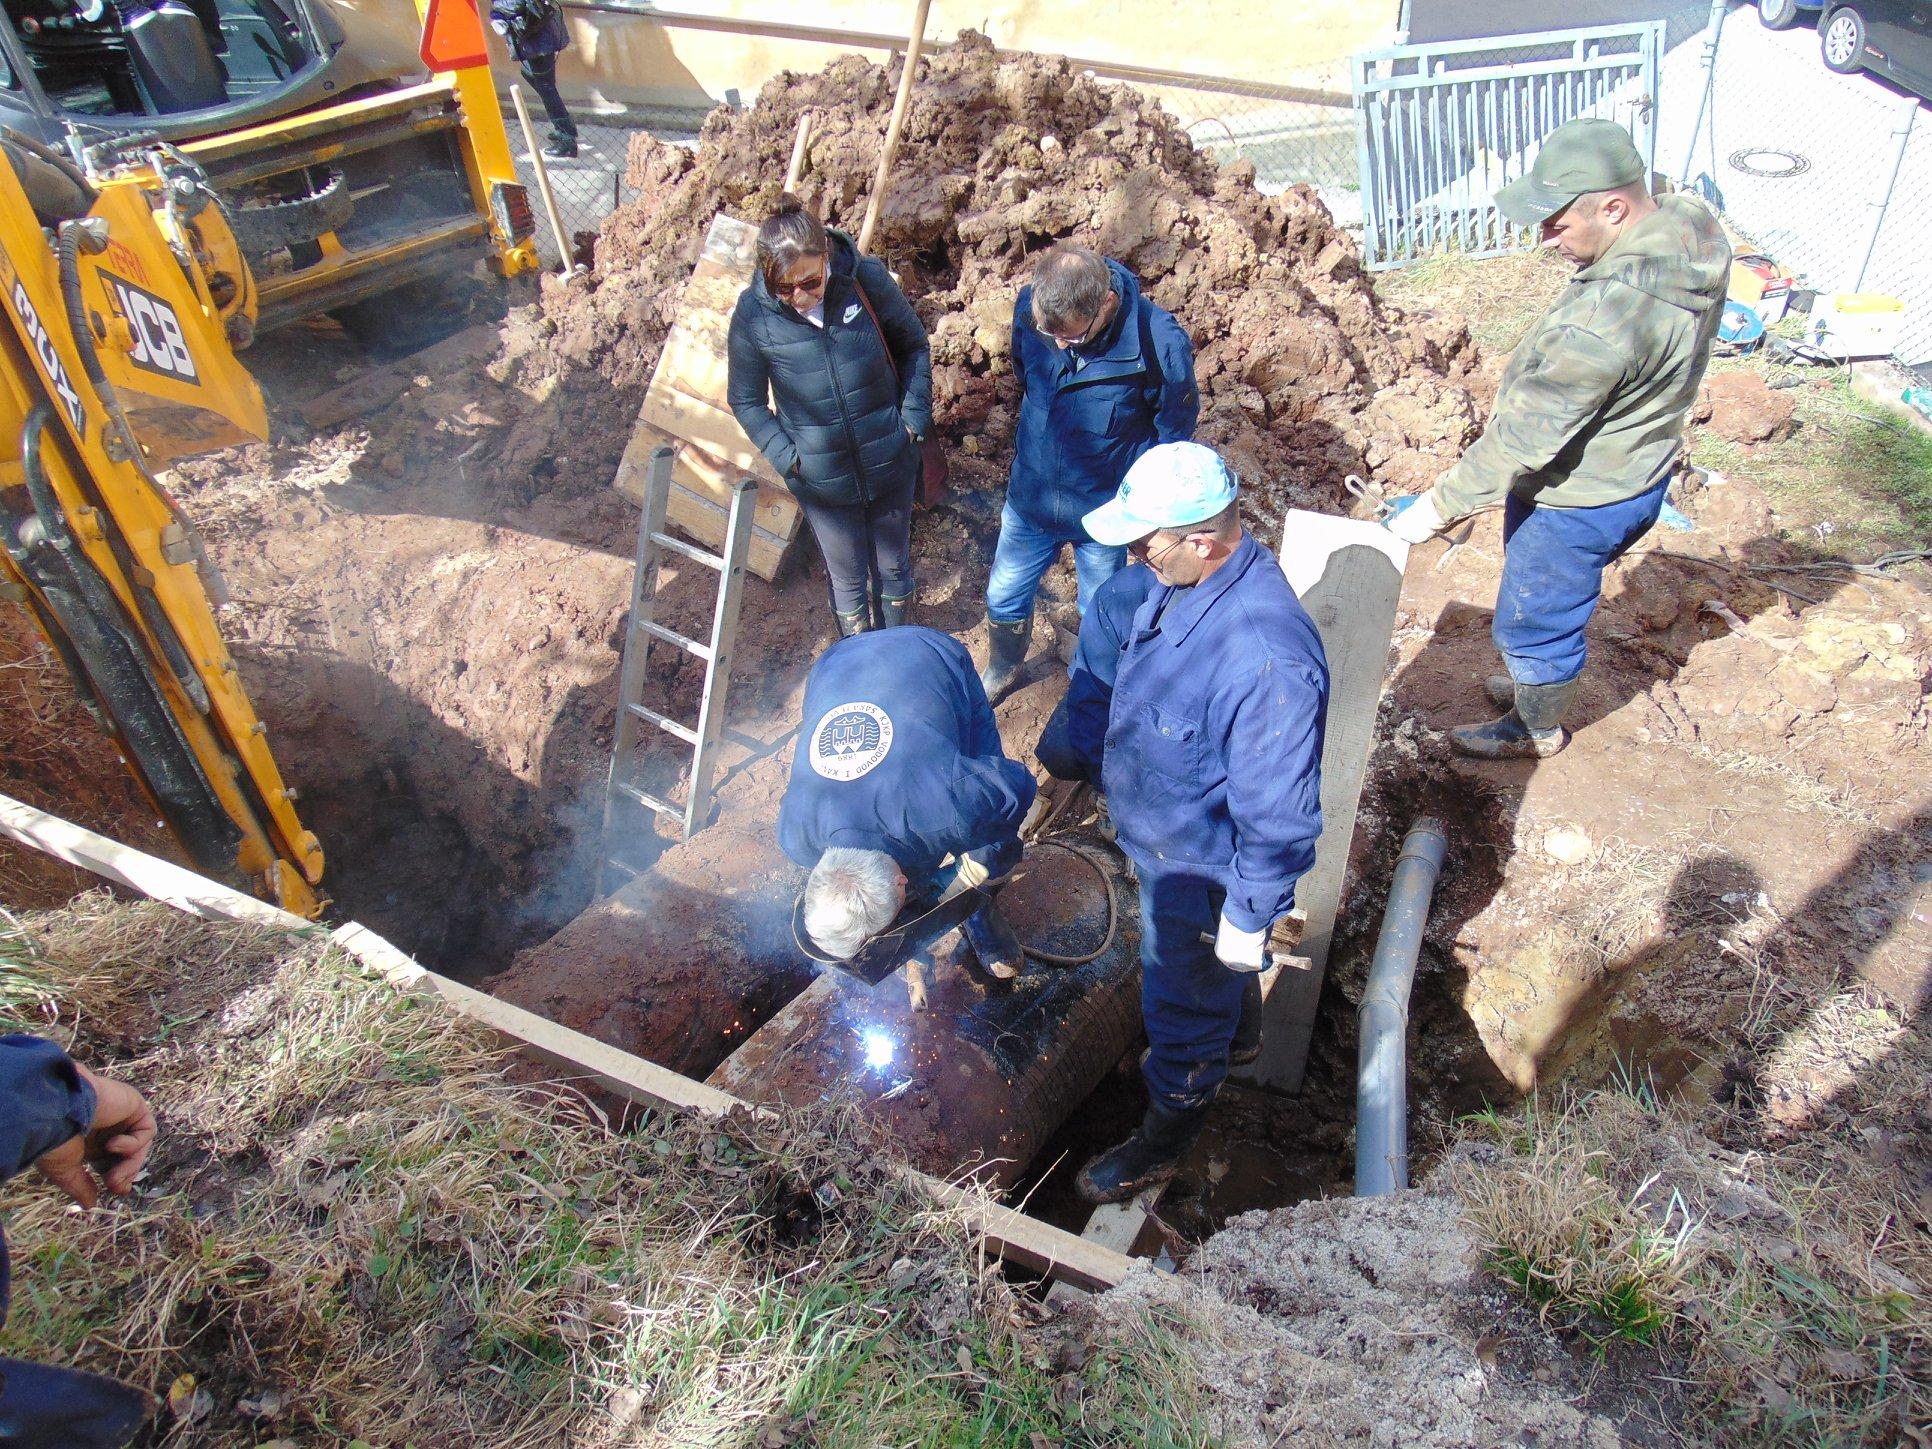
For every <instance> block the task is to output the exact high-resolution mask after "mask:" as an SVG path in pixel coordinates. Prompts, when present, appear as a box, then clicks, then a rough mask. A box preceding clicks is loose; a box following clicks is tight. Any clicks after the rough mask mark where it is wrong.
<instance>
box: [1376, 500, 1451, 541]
mask: <svg viewBox="0 0 1932 1449" xmlns="http://www.w3.org/2000/svg"><path fill="white" fill-rule="evenodd" d="M1382 526H1383V527H1384V528H1386V529H1387V530H1388V531H1389V532H1390V533H1392V534H1394V535H1395V536H1396V537H1397V538H1399V539H1401V540H1402V541H1403V542H1404V543H1427V542H1428V541H1429V539H1431V538H1433V537H1434V536H1435V535H1436V534H1437V533H1439V532H1441V531H1442V530H1443V529H1444V528H1445V527H1447V526H1448V520H1447V519H1445V518H1444V517H1443V516H1442V514H1441V513H1440V512H1439V511H1438V510H1437V508H1436V499H1435V493H1434V490H1431V491H1430V492H1428V493H1423V494H1419V495H1417V496H1416V498H1415V501H1414V502H1410V501H1409V500H1408V499H1406V498H1398V499H1397V500H1396V504H1395V512H1393V513H1391V514H1390V515H1389V516H1388V517H1387V518H1385V519H1383V520H1382Z"/></svg>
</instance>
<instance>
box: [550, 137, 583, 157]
mask: <svg viewBox="0 0 1932 1449" xmlns="http://www.w3.org/2000/svg"><path fill="white" fill-rule="evenodd" d="M543 154H544V155H546V156H548V157H549V158H550V159H551V160H552V161H574V160H576V159H577V138H576V137H575V136H552V137H551V138H550V139H549V140H548V141H545V142H544V143H543Z"/></svg>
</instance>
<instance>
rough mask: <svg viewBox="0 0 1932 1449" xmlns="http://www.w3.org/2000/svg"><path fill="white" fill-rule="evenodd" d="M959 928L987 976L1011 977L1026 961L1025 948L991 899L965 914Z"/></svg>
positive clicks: (1004, 978)
mask: <svg viewBox="0 0 1932 1449" xmlns="http://www.w3.org/2000/svg"><path fill="white" fill-rule="evenodd" d="M959 929H960V931H961V932H962V933H963V934H964V935H965V937H966V944H967V945H968V946H971V947H972V948H973V955H974V956H976V957H977V958H978V959H979V967H980V970H982V971H984V972H985V973H986V974H987V975H988V976H991V977H994V978H995V979H996V980H1000V981H1011V980H1012V979H1013V978H1014V977H1015V976H1018V975H1019V974H1020V968H1021V967H1023V966H1025V965H1026V948H1025V947H1024V946H1022V945H1021V944H1020V938H1019V936H1018V935H1016V934H1015V933H1014V930H1013V928H1012V927H1011V926H1009V925H1008V924H1007V923H1006V918H1005V917H1004V916H1002V915H1001V914H1000V912H999V907H998V906H996V905H994V904H992V903H991V902H988V903H987V904H986V905H984V906H982V907H981V908H980V909H979V910H977V911H974V912H973V914H972V915H970V916H968V917H967V918H966V921H965V923H964V924H963V925H962V926H961V927H960V928H959Z"/></svg>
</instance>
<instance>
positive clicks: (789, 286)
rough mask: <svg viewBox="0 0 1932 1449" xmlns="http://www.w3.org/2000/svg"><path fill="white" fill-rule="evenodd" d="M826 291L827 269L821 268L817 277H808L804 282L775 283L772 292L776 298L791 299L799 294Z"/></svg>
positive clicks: (772, 285)
mask: <svg viewBox="0 0 1932 1449" xmlns="http://www.w3.org/2000/svg"><path fill="white" fill-rule="evenodd" d="M824 290H825V268H824V266H822V265H821V266H820V267H819V269H818V275H817V276H816V277H808V278H807V279H806V280H804V281H802V282H773V283H772V284H771V291H772V295H773V296H774V297H791V296H794V295H797V294H799V293H808V294H809V293H812V292H822V291H824Z"/></svg>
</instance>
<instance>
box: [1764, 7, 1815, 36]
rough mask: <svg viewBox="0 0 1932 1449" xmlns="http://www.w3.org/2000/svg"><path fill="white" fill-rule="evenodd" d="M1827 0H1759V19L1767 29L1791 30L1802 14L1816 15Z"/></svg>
mask: <svg viewBox="0 0 1932 1449" xmlns="http://www.w3.org/2000/svg"><path fill="white" fill-rule="evenodd" d="M1825 4H1826V0H1758V21H1759V23H1760V24H1762V25H1763V26H1764V27H1765V29H1767V30H1789V29H1790V28H1791V27H1792V26H1794V25H1796V24H1797V23H1798V17H1799V16H1800V15H1816V14H1817V13H1818V12H1819V11H1821V10H1823V9H1824V8H1825Z"/></svg>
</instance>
